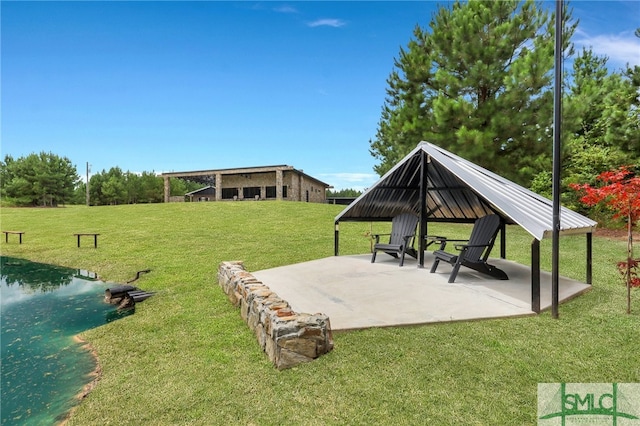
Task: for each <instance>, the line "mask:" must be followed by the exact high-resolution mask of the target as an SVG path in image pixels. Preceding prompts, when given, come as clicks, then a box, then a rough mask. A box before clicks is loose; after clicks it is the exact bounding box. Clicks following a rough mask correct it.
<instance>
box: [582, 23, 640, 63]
mask: <svg viewBox="0 0 640 426" xmlns="http://www.w3.org/2000/svg"><path fill="white" fill-rule="evenodd" d="M575 45H576V47H578V48H582V47H584V48H586V49H591V50H593V52H594V53H595V54H597V55H600V56H606V57H608V58H609V64H610V65H618V66H621V67H622V66H625V65H626V64H629V65H631V66H633V65H640V38H638V37H636V36H635V35H634V34H633V32H624V33H620V34H601V35H597V36H589V35H588V34H586V33H585V32H582V31H577V32H576V40H575Z"/></svg>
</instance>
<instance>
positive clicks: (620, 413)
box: [538, 383, 640, 426]
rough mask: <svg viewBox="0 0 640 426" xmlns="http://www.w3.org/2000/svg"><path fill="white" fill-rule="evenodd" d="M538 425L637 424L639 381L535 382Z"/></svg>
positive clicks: (639, 402)
mask: <svg viewBox="0 0 640 426" xmlns="http://www.w3.org/2000/svg"><path fill="white" fill-rule="evenodd" d="M538 424H539V425H544V426H551V425H561V426H566V425H584V424H587V425H613V426H625V425H640V384H638V383H538Z"/></svg>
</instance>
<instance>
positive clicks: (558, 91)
mask: <svg viewBox="0 0 640 426" xmlns="http://www.w3.org/2000/svg"><path fill="white" fill-rule="evenodd" d="M563 9H564V0H556V22H555V23H556V40H555V41H556V46H555V81H554V92H553V93H554V96H553V233H552V243H551V245H552V248H551V316H552V317H553V318H555V319H557V318H558V316H559V314H558V292H559V290H558V280H559V269H560V268H559V265H560V261H559V259H560V255H559V251H560V170H561V167H560V166H561V158H560V155H561V154H560V152H561V149H560V148H561V137H560V136H561V135H560V132H561V131H562V126H561V120H562V21H563V19H562V13H563Z"/></svg>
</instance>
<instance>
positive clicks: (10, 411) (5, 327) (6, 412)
mask: <svg viewBox="0 0 640 426" xmlns="http://www.w3.org/2000/svg"><path fill="white" fill-rule="evenodd" d="M0 277H1V281H2V282H1V285H0V301H1V302H0V308H1V311H2V312H1V318H0V319H1V323H2V326H1V328H2V330H1V334H0V342H1V346H2V358H1V359H2V365H1V374H2V377H1V381H0V390H1V405H2V406H1V410H0V415H1V416H2V426H5V425H6V426H8V425H27V424H28V425H52V424H55V423H57V422H59V421H60V420H62V419H64V417H65V415H66V414H67V413H68V412H69V410H70V409H71V408H73V406H74V405H75V404H77V402H78V399H77V395H78V394H79V393H80V392H82V389H83V387H84V386H85V385H87V384H88V383H90V382H91V381H92V380H93V378H94V376H93V374H92V373H93V372H94V371H95V369H96V362H95V359H94V358H93V356H92V355H91V353H90V352H89V350H88V349H87V348H86V347H85V345H83V344H82V343H81V342H79V341H77V340H76V339H74V336H75V335H77V334H78V333H81V332H82V331H85V330H88V329H90V328H93V327H97V326H99V325H102V324H105V323H107V322H110V321H113V320H115V319H117V318H120V317H121V316H123V315H127V314H129V313H130V312H127V313H121V312H118V311H117V310H116V308H115V306H113V305H109V304H108V303H105V302H104V291H105V289H107V288H108V284H107V283H105V282H103V281H99V280H97V279H96V278H95V274H91V273H88V272H86V271H82V270H77V269H69V268H62V267H58V266H53V265H45V264H41V263H33V262H29V261H26V260H23V259H16V258H9V257H5V256H2V257H0Z"/></svg>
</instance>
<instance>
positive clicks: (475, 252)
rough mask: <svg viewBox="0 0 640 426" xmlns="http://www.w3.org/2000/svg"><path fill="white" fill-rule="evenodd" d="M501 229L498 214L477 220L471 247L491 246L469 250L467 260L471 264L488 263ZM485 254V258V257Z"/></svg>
mask: <svg viewBox="0 0 640 426" xmlns="http://www.w3.org/2000/svg"><path fill="white" fill-rule="evenodd" d="M499 229H500V217H499V216H498V215H496V214H490V215H487V216H483V217H481V218H480V219H478V220H476V222H475V223H474V225H473V230H472V231H471V236H470V237H469V245H474V244H489V246H488V247H471V248H469V249H468V250H467V254H466V255H465V259H467V260H468V261H470V262H477V261H486V260H487V258H488V257H489V253H490V252H491V249H492V248H493V243H494V242H495V238H496V236H497V235H498V231H499ZM485 250H486V252H485ZM483 253H484V256H483Z"/></svg>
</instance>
